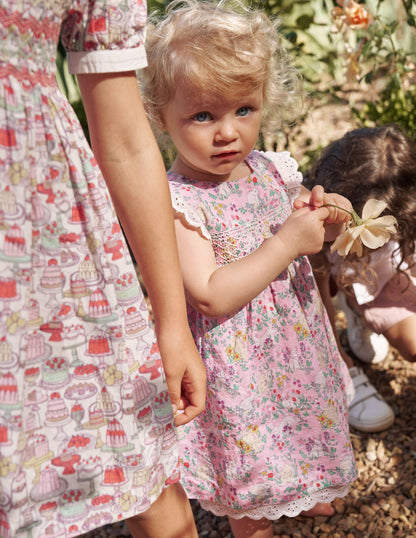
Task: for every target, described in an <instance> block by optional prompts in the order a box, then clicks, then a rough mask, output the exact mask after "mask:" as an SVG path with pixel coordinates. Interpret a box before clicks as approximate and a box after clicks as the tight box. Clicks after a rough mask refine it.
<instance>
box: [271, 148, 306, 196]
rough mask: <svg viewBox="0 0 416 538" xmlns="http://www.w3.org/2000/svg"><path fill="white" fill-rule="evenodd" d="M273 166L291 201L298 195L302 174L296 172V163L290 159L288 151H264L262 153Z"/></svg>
mask: <svg viewBox="0 0 416 538" xmlns="http://www.w3.org/2000/svg"><path fill="white" fill-rule="evenodd" d="M263 154H264V156H265V157H267V158H268V159H269V160H270V161H272V163H273V164H274V165H275V167H276V169H277V171H278V172H279V174H280V176H281V178H282V179H283V182H284V184H285V185H286V187H287V189H288V191H289V198H290V201H291V202H292V203H293V201H294V200H295V199H296V198H297V197H298V196H299V194H300V186H301V183H302V179H303V176H302V173H301V172H299V170H298V163H297V162H296V160H295V159H294V158H293V157H291V155H290V153H289V151H280V152H279V153H276V152H275V151H266V152H264V153H263Z"/></svg>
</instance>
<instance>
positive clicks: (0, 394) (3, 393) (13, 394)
mask: <svg viewBox="0 0 416 538" xmlns="http://www.w3.org/2000/svg"><path fill="white" fill-rule="evenodd" d="M18 400H19V393H18V390H17V383H16V379H15V377H14V375H13V374H12V373H11V372H7V373H6V374H3V375H1V376H0V407H7V406H15V405H17V403H18Z"/></svg>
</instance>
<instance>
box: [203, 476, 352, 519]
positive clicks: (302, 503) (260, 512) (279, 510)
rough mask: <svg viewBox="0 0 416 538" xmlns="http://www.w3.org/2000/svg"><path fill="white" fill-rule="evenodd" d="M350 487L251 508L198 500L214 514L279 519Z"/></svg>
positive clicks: (295, 514) (325, 500) (308, 508)
mask: <svg viewBox="0 0 416 538" xmlns="http://www.w3.org/2000/svg"><path fill="white" fill-rule="evenodd" d="M349 489H350V485H349V484H348V485H347V486H339V487H333V488H327V489H323V490H320V491H316V492H315V493H313V494H312V495H310V496H308V497H304V498H302V499H298V500H296V501H290V502H287V503H281V504H279V505H273V506H261V507H258V508H253V509H252V510H244V511H242V510H235V509H233V508H230V507H225V506H224V505H222V504H219V503H214V502H210V501H202V500H200V504H201V507H202V508H203V509H204V510H209V511H210V512H212V513H213V514H214V515H215V516H230V517H232V518H233V519H241V518H243V517H249V518H251V519H263V518H266V519H279V518H281V517H282V516H287V517H296V516H298V515H299V514H300V513H301V512H304V511H305V510H310V509H311V508H313V507H314V506H315V505H316V504H317V503H330V502H332V501H333V500H334V499H336V498H337V497H345V496H346V495H347V493H348V491H349Z"/></svg>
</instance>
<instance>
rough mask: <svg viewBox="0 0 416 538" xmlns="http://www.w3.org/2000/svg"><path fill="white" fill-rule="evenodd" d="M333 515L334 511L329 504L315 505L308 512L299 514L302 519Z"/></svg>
mask: <svg viewBox="0 0 416 538" xmlns="http://www.w3.org/2000/svg"><path fill="white" fill-rule="evenodd" d="M334 514H335V509H334V507H333V506H332V504H331V503H316V504H315V506H314V507H313V508H311V509H310V510H305V511H304V512H301V513H300V515H301V516H303V517H316V516H333V515H334Z"/></svg>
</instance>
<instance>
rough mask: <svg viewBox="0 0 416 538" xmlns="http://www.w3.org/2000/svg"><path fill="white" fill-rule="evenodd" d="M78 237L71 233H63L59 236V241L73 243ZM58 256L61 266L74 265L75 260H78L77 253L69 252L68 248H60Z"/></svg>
mask: <svg viewBox="0 0 416 538" xmlns="http://www.w3.org/2000/svg"><path fill="white" fill-rule="evenodd" d="M78 239H79V235H77V234H73V233H70V234H64V235H61V237H60V241H61V243H75V242H76V241H78ZM59 257H60V261H61V265H62V266H63V267H68V266H70V265H75V264H76V263H77V261H78V260H79V256H78V254H75V252H71V251H70V250H69V249H68V250H62V251H61V252H60V253H59Z"/></svg>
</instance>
